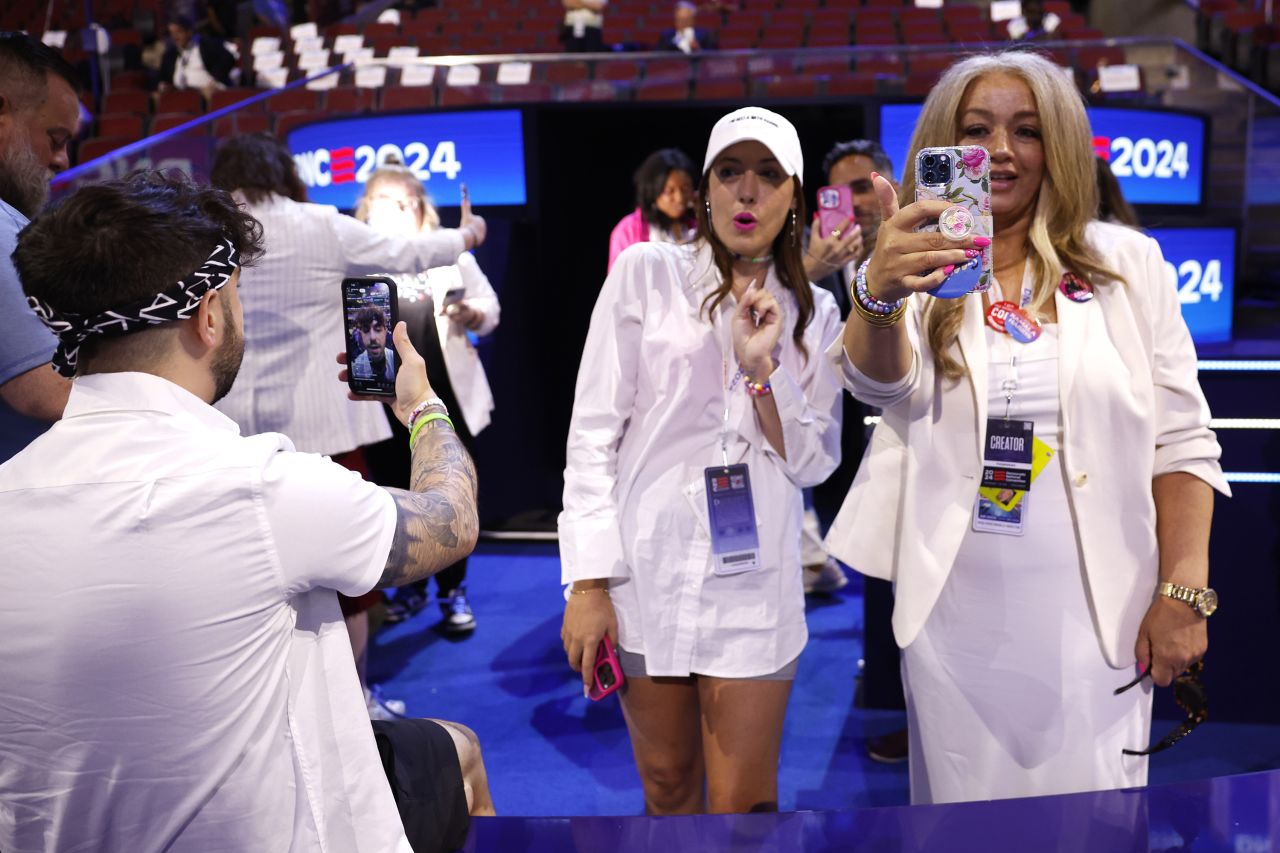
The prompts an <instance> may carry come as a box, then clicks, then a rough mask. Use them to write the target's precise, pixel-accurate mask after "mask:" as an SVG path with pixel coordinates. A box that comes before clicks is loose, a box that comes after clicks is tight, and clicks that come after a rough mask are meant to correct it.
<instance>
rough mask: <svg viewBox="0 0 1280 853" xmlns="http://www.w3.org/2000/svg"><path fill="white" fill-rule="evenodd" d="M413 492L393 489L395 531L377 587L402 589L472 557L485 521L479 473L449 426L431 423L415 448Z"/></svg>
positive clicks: (421, 434) (424, 428)
mask: <svg viewBox="0 0 1280 853" xmlns="http://www.w3.org/2000/svg"><path fill="white" fill-rule="evenodd" d="M411 464H412V473H411V474H410V478H409V484H410V491H404V490H403V489H388V490H387V491H389V492H390V493H391V497H392V498H393V499H394V500H395V502H396V515H397V523H396V532H395V537H394V538H393V540H392V542H391V553H390V554H389V555H388V557H387V567H386V569H385V570H384V571H383V573H382V580H381V581H379V583H378V586H382V587H388V586H403V585H404V584H407V583H412V582H413V581H416V580H420V579H422V578H425V577H428V576H430V575H433V574H435V573H436V572H438V571H440V570H441V569H445V568H448V567H449V566H451V565H453V564H454V563H456V562H458V560H461V559H462V558H463V557H465V556H466V555H467V554H470V553H471V551H472V549H473V548H475V545H476V537H477V536H478V535H479V528H480V522H479V518H478V515H477V511H476V495H477V488H478V486H477V482H476V469H475V465H474V464H472V462H471V455H470V454H469V453H467V449H466V448H465V447H464V446H463V445H462V442H461V441H460V440H459V439H458V434H457V433H455V432H454V431H453V429H452V427H450V426H449V425H448V424H446V423H445V422H444V421H432V422H430V423H428V424H427V425H426V426H425V427H423V428H422V431H421V432H420V433H419V434H418V443H417V444H416V445H415V447H414V449H413V460H412V463H411Z"/></svg>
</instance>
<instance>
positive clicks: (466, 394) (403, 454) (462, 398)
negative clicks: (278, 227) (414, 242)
mask: <svg viewBox="0 0 1280 853" xmlns="http://www.w3.org/2000/svg"><path fill="white" fill-rule="evenodd" d="M356 218H357V219H359V220H361V221H362V222H367V223H368V224H369V225H370V226H372V227H373V228H374V229H375V230H376V231H379V232H381V233H383V234H398V235H410V234H418V233H427V232H432V231H435V230H436V229H438V228H439V227H440V215H439V213H437V212H436V209H435V207H434V206H433V205H432V204H431V199H430V198H429V197H428V196H427V192H426V189H425V188H424V187H423V186H422V181H420V180H419V179H418V177H417V175H415V174H414V173H413V172H412V171H411V170H410V169H408V168H406V167H404V166H402V165H397V164H384V165H382V166H381V167H380V168H378V169H377V170H375V171H374V172H373V174H371V175H370V176H369V180H368V181H367V182H366V183H365V190H364V195H363V196H362V197H361V198H360V202H359V204H358V205H357V207H356ZM393 278H394V279H395V282H396V288H397V290H398V292H399V296H400V300H399V306H398V307H399V310H400V319H402V320H404V321H405V322H406V324H407V325H408V327H409V338H410V340H412V341H413V345H414V346H415V347H416V348H417V349H418V351H419V352H420V353H422V355H423V358H425V359H426V360H427V370H428V373H429V375H430V376H431V377H432V385H433V386H434V387H435V388H436V391H437V393H438V394H439V395H440V397H441V399H443V400H444V401H445V404H446V405H447V406H448V407H449V409H450V411H451V412H452V413H453V419H454V424H455V425H456V426H457V431H458V437H459V438H461V439H462V442H463V444H465V445H466V447H467V450H468V452H470V453H471V454H472V456H473V457H474V455H475V436H476V435H478V434H479V433H480V431H481V430H483V429H484V428H485V427H487V426H488V425H489V419H490V416H491V413H492V411H493V393H492V392H491V391H490V389H489V381H488V379H487V378H486V376H485V371H484V366H483V365H482V364H481V362H480V355H479V353H478V352H476V348H475V346H474V344H473V338H478V337H484V336H485V335H489V334H491V333H492V332H493V330H494V329H496V328H497V327H498V320H499V315H500V311H501V306H500V305H499V304H498V295H497V294H496V293H495V292H494V290H493V286H492V285H491V284H490V283H489V279H488V277H487V276H485V274H484V271H483V270H481V269H480V265H479V264H478V263H477V262H476V259H475V257H474V256H473V255H471V254H470V253H469V252H464V253H463V254H461V255H459V256H458V262H457V264H455V265H453V266H447V267H435V268H432V269H430V270H428V271H427V272H425V273H421V274H418V275H398V276H394V277H393ZM459 415H460V416H461V417H459ZM390 420H391V421H392V429H393V430H396V429H397V427H398V426H399V424H397V423H395V421H394V419H390ZM399 439H406V440H404V441H401V440H399ZM408 451H409V445H408V442H407V435H406V436H401V435H399V433H398V432H397V435H396V436H394V437H393V439H392V441H391V442H388V443H384V444H382V445H379V446H377V447H375V448H371V449H370V450H368V451H366V456H368V457H369V465H370V467H371V468H372V469H373V473H374V477H375V479H377V481H378V482H379V483H382V484H383V485H398V483H396V482H384V480H386V479H389V480H392V481H394V480H395V479H396V478H402V477H404V476H405V472H406V471H408V470H409V469H408V468H407V467H406V466H405V465H404V461H405V460H407V458H408ZM466 578H467V561H466V559H465V558H464V559H463V560H461V561H459V562H457V563H455V564H454V565H452V566H450V567H449V568H447V569H445V570H444V571H442V572H439V573H438V574H436V575H435V579H436V586H437V591H438V600H439V604H440V612H441V616H442V620H441V622H440V628H441V630H443V631H445V632H446V633H449V634H466V633H468V632H470V631H472V630H474V629H475V627H476V619H475V614H474V612H473V611H472V608H471V602H470V600H469V599H468V598H467V594H466V592H467V590H466ZM425 602H426V581H422V582H420V583H419V584H417V585H415V586H412V587H408V588H406V589H403V590H401V591H400V592H398V593H397V594H396V601H393V602H392V605H391V607H390V608H389V615H390V618H391V620H392V621H399V620H400V619H403V618H405V617H406V616H409V615H412V614H413V613H416V612H417V611H418V610H420V609H421V608H422V606H423V605H424V604H425Z"/></svg>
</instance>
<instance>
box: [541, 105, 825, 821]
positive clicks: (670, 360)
mask: <svg viewBox="0 0 1280 853" xmlns="http://www.w3.org/2000/svg"><path fill="white" fill-rule="evenodd" d="M803 174H804V163H803V158H802V154H801V151H800V139H799V137H798V136H797V135H796V130H795V128H794V127H793V126H792V124H791V122H789V121H787V120H786V119H785V118H783V117H782V116H780V115H778V114H776V113H773V112H770V111H768V110H763V109H760V108H757V107H747V108H744V109H741V110H738V111H736V112H733V113H730V114H729V115H727V116H725V117H723V118H721V119H720V121H719V122H717V123H716V125H715V128H714V129H713V130H712V131H711V138H710V140H709V141H708V144H707V153H706V158H705V160H704V161H703V166H702V175H701V186H700V193H699V197H700V198H701V199H702V201H701V202H700V203H699V205H698V207H697V213H698V238H697V239H696V240H695V241H694V242H693V243H691V244H687V245H682V246H677V245H674V244H671V243H640V244H637V245H635V246H632V247H631V248H629V249H627V250H626V251H624V252H623V253H622V254H621V255H620V256H619V257H618V262H617V263H616V264H615V265H614V267H613V270H612V271H611V272H610V273H609V276H608V278H607V279H606V280H605V283H604V287H603V288H601V291H600V297H599V299H598V300H597V302H596V307H595V311H594V312H593V313H592V315H591V328H590V331H589V332H588V334H587V342H586V346H585V348H584V349H583V353H582V366H581V368H580V369H579V371H578V385H577V389H576V392H575V395H574V402H573V418H572V420H571V422H570V432H569V446H568V453H567V457H568V459H567V462H568V464H567V466H566V468H565V475H564V480H565V489H564V512H563V513H562V514H561V516H560V560H561V579H562V580H563V581H564V582H565V583H566V584H569V585H571V587H572V589H571V590H570V594H569V595H568V601H567V602H566V605H565V613H564V624H563V628H562V630H561V639H562V641H563V642H564V648H565V652H566V654H567V656H568V659H569V665H570V666H571V667H572V668H573V669H575V670H577V671H578V672H580V673H582V680H583V686H584V691H583V692H584V693H585V692H586V687H587V685H589V684H590V683H591V681H592V677H593V665H594V662H595V658H596V649H597V644H598V643H600V640H601V637H602V636H604V635H605V634H606V633H607V634H608V635H609V636H610V638H611V639H613V640H614V641H615V642H616V643H617V644H618V653H619V657H620V663H621V666H622V670H623V672H624V673H625V674H626V677H627V682H626V685H625V686H624V687H623V693H622V710H623V713H624V714H625V716H626V720H627V730H628V732H629V733H630V735H631V745H632V750H633V752H634V753H635V759H636V765H637V767H638V769H639V771H640V779H641V782H642V784H643V786H644V797H645V810H646V811H647V812H648V813H649V814H686V813H692V812H702V811H707V810H710V811H712V812H747V811H769V810H776V809H777V801H778V753H779V746H780V742H781V739H782V721H783V717H784V715H785V713H786V707H787V701H788V699H789V697H790V695H791V683H792V681H793V680H794V679H795V673H796V667H797V665H798V661H799V656H800V652H801V651H802V650H803V649H804V646H805V642H806V641H807V639H808V631H807V629H806V627H805V618H804V591H803V588H802V581H801V568H800V519H801V514H802V506H801V497H800V490H801V488H803V487H805V486H811V485H814V484H817V483H820V482H822V481H823V480H825V479H826V478H827V477H828V476H829V475H830V474H831V472H832V471H833V470H834V469H835V467H836V465H837V464H838V463H839V461H840V388H839V385H838V384H837V383H836V381H835V377H833V376H831V375H830V372H829V371H828V370H827V369H826V365H825V364H823V362H822V353H823V351H824V350H825V349H826V348H827V346H828V345H829V344H830V343H831V342H832V341H834V340H836V339H837V337H838V335H839V326H840V319H839V313H838V310H837V308H836V305H835V300H834V299H833V298H832V297H831V294H829V293H827V292H826V291H825V290H821V289H819V288H815V287H813V286H812V285H811V284H810V283H809V280H808V278H807V277H806V276H805V273H804V262H803V250H802V249H801V236H802V230H803V228H804V222H805V218H804V198H803V193H802V189H801V186H800V181H801V176H802V175H803ZM729 466H743V467H742V468H738V467H732V468H729V470H728V471H725V470H724V469H725V468H727V467H729ZM744 469H745V470H744ZM735 481H736V482H735ZM743 492H749V494H750V495H751V496H752V497H753V498H754V514H752V513H750V512H748V508H747V506H746V505H745V502H744V501H742V499H741V498H742V493H743ZM731 500H732V501H733V503H734V505H735V506H736V507H737V510H738V512H739V513H740V514H739V515H738V517H737V518H736V519H731V520H729V523H728V524H715V523H713V521H712V518H711V516H712V513H713V511H714V512H719V510H718V509H717V507H721V506H725V507H727V506H728V505H729V502H730V501H731ZM753 516H754V517H753ZM748 520H749V521H748ZM752 522H754V523H752ZM744 530H747V531H750V532H751V533H753V534H754V535H755V538H756V543H757V544H756V546H755V547H754V548H751V547H750V546H748V545H746V544H745V543H743V544H741V545H740V546H739V547H736V548H734V549H732V550H726V549H725V548H723V547H722V546H723V545H724V544H725V540H726V539H727V538H729V537H735V538H736V536H740V534H741V531H744ZM722 534H723V536H722ZM752 554H753V555H754V556H753V558H751V559H741V558H743V557H746V556H748V555H752Z"/></svg>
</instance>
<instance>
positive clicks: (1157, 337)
mask: <svg viewBox="0 0 1280 853" xmlns="http://www.w3.org/2000/svg"><path fill="white" fill-rule="evenodd" d="M1085 237H1086V240H1087V241H1088V242H1089V243H1090V244H1091V245H1092V246H1093V247H1094V248H1095V249H1096V250H1097V251H1098V253H1099V255H1100V256H1101V257H1102V258H1103V260H1104V261H1105V263H1106V264H1107V265H1109V266H1110V267H1111V268H1112V269H1114V270H1116V271H1117V272H1118V273H1120V275H1121V276H1123V277H1124V279H1125V283H1123V284H1121V283H1107V284H1104V285H1103V286H1100V287H1098V288H1096V290H1095V293H1096V297H1095V298H1094V299H1093V300H1092V301H1089V302H1085V303H1075V302H1072V301H1071V300H1069V299H1067V298H1066V297H1065V296H1064V295H1063V294H1062V293H1061V292H1059V293H1057V294H1056V305H1057V311H1058V324H1059V340H1060V351H1059V352H1060V358H1059V378H1058V393H1059V402H1060V404H1061V407H1062V422H1063V446H1062V449H1061V459H1062V464H1063V471H1064V476H1065V477H1066V482H1067V484H1068V496H1069V499H1070V501H1071V506H1072V509H1073V512H1074V515H1075V523H1076V530H1077V531H1078V537H1079V542H1080V553H1081V557H1082V559H1083V561H1084V566H1085V574H1086V577H1087V579H1088V586H1089V591H1090V593H1091V597H1092V600H1093V602H1094V607H1095V611H1096V614H1097V620H1098V628H1099V632H1100V635H1101V641H1102V648H1103V652H1104V654H1105V655H1106V658H1107V660H1108V661H1109V662H1110V663H1111V665H1112V666H1115V667H1117V668H1119V667H1123V666H1127V665H1130V664H1131V663H1133V660H1134V654H1133V646H1134V642H1135V640H1136V638H1137V633H1138V627H1139V625H1140V623H1141V622H1142V618H1143V616H1144V615H1145V613H1146V611H1147V608H1148V607H1149V606H1150V604H1151V597H1152V594H1153V592H1154V589H1155V585H1156V582H1157V570H1158V565H1159V555H1158V549H1157V542H1156V511H1155V502H1154V499H1153V498H1152V494H1151V480H1152V478H1154V477H1157V476H1159V475H1161V474H1167V473H1169V472H1172V471H1185V472H1187V473H1190V474H1194V475H1195V476H1197V477H1199V478H1200V479H1202V480H1204V481H1205V482H1207V483H1209V485H1211V486H1213V487H1214V488H1215V489H1217V490H1218V491H1220V492H1222V493H1223V494H1225V495H1229V494H1230V489H1229V487H1228V486H1227V483H1226V480H1225V479H1224V478H1223V476H1222V470H1221V467H1220V466H1219V464H1218V458H1219V456H1220V455H1221V452H1222V451H1221V448H1220V447H1219V446H1218V440H1217V438H1216V437H1215V436H1214V434H1213V431H1212V430H1210V429H1209V407H1208V405H1207V404H1206V403H1205V399H1204V395H1203V393H1201V390H1200V384H1199V381H1198V379H1197V376H1196V353H1195V349H1194V347H1193V346H1192V343H1191V335H1190V333H1189V332H1188V331H1187V326H1186V323H1185V321H1184V320H1183V319H1182V313H1181V311H1180V309H1179V307H1178V296H1177V289H1176V286H1175V283H1174V282H1173V281H1172V280H1171V279H1170V277H1169V275H1168V272H1167V270H1166V267H1165V264H1164V257H1163V256H1162V255H1161V253H1160V247H1159V245H1158V244H1157V243H1156V241H1155V240H1152V239H1151V238H1150V237H1147V236H1145V235H1143V234H1141V233H1139V232H1137V231H1133V230H1131V229H1128V228H1124V227H1122V226H1118V225H1108V224H1104V223H1100V222H1094V223H1092V224H1090V225H1089V227H1088V229H1087V231H1086V235H1085ZM966 298H967V299H968V300H969V304H968V305H967V306H966V310H965V317H964V322H963V324H962V326H961V329H960V334H959V339H958V342H957V344H956V345H955V346H956V347H957V349H958V354H959V355H960V356H961V357H962V359H963V363H964V364H965V365H966V367H967V369H968V377H967V378H965V379H962V380H960V381H958V382H949V381H946V380H944V379H943V378H942V377H941V376H939V375H938V374H937V373H936V371H935V370H934V363H933V351H932V350H931V349H930V347H929V343H928V340H927V339H926V335H925V334H924V329H923V324H922V314H923V311H924V308H925V307H926V306H927V305H928V304H929V302H930V298H929V297H923V298H920V297H917V298H914V299H912V305H911V309H910V311H909V312H908V316H907V318H906V319H905V320H904V322H906V323H907V331H908V335H909V337H910V340H911V346H912V351H913V358H914V360H913V363H912V366H911V370H910V372H909V373H908V375H907V376H906V378H905V379H904V380H903V381H902V382H900V383H893V384H892V385H885V384H883V383H878V382H874V381H872V380H870V379H868V378H867V377H866V376H864V375H863V374H862V373H861V372H860V371H858V370H857V368H855V367H854V366H853V363H852V362H851V361H850V359H849V357H848V355H847V354H846V353H845V352H844V347H843V344H842V343H841V341H839V340H837V341H836V342H835V343H834V344H833V345H832V346H831V347H830V348H829V349H828V350H827V356H828V360H829V362H830V363H831V364H832V365H833V366H834V367H835V369H836V371H837V372H838V373H839V374H840V376H841V379H842V381H843V383H844V385H845V387H846V388H847V389H848V390H849V391H850V393H852V394H853V395H854V396H855V397H857V398H858V399H859V400H861V401H863V402H865V403H868V404H870V405H873V406H880V407H882V408H883V409H884V415H883V419H882V420H881V422H880V424H879V425H878V426H877V427H876V430H875V433H874V434H873V436H872V439H871V442H870V444H869V445H868V447H867V452H866V455H865V456H864V457H863V460H862V465H861V466H860V467H859V469H858V473H857V476H856V477H855V478H854V482H853V487H852V488H851V489H850V491H849V496H848V498H847V499H846V500H845V503H844V506H843V507H842V508H841V510H840V513H839V515H838V516H837V517H836V520H835V523H834V524H833V525H832V528H831V531H830V532H829V534H828V536H827V547H828V549H829V550H830V552H831V553H832V554H833V555H834V556H836V557H837V558H839V559H840V560H841V561H843V562H844V563H846V564H848V565H850V566H852V567H853V568H855V569H857V570H858V571H861V572H863V573H864V574H867V575H870V576H872V577H879V578H885V579H888V580H891V581H893V582H894V585H895V593H896V603H895V605H894V612H893V629H894V636H895V637H896V638H897V641H898V645H899V646H902V647H904V648H905V647H906V646H908V645H910V644H911V642H912V641H913V640H914V639H915V638H916V635H917V634H918V633H919V631H920V629H921V628H922V627H923V626H924V624H925V621H926V620H927V619H928V618H929V613H930V612H931V611H932V609H933V605H934V603H935V602H936V601H937V599H938V595H939V593H941V591H942V588H943V585H944V584H945V583H946V580H947V574H948V573H949V572H950V571H951V565H952V563H953V562H954V560H955V556H956V553H957V552H958V550H959V548H960V543H961V540H962V539H963V538H964V535H965V531H966V530H967V529H968V527H969V524H970V519H971V516H972V509H973V502H974V499H975V498H976V496H977V491H978V486H979V480H980V479H981V476H980V475H981V467H982V440H983V434H984V433H985V424H986V419H987V360H988V354H987V342H986V336H985V333H984V331H983V329H984V322H983V310H982V297H981V295H980V294H973V295H970V296H968V297H966Z"/></svg>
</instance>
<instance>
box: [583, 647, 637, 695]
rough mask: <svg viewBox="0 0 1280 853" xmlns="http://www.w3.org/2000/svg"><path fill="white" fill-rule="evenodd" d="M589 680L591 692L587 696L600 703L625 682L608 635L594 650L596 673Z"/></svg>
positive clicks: (625, 678)
mask: <svg viewBox="0 0 1280 853" xmlns="http://www.w3.org/2000/svg"><path fill="white" fill-rule="evenodd" d="M594 675H595V677H594V678H592V680H591V690H590V692H589V693H588V694H587V695H588V696H589V697H591V699H592V700H593V701H596V702H598V701H600V700H601V699H603V698H604V697H606V696H608V695H609V694H610V693H613V692H614V691H615V690H617V689H618V688H619V687H621V686H622V685H623V684H624V683H625V682H626V680H627V677H626V676H625V675H623V674H622V665H621V664H619V663H618V655H617V654H616V653H615V652H614V650H613V643H612V642H610V641H609V635H608V634H605V635H604V636H603V637H602V638H601V639H600V645H599V646H598V647H597V648H596V671H595V674H594Z"/></svg>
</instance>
